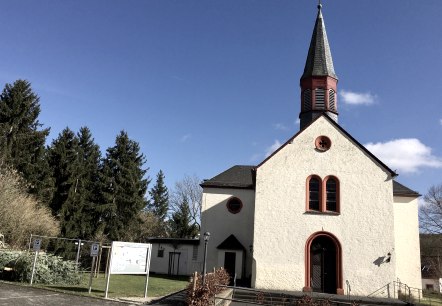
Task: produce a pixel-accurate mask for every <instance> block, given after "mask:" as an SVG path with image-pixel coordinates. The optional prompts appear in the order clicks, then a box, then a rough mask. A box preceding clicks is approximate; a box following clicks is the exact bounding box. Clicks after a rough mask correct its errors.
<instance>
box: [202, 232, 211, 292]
mask: <svg viewBox="0 0 442 306" xmlns="http://www.w3.org/2000/svg"><path fill="white" fill-rule="evenodd" d="M209 239H210V233H209V232H205V233H204V265H203V285H204V283H205V280H206V260H207V243H208V242H209Z"/></svg>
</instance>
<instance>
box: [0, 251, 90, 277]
mask: <svg viewBox="0 0 442 306" xmlns="http://www.w3.org/2000/svg"><path fill="white" fill-rule="evenodd" d="M34 256H35V253H33V252H26V251H0V271H1V274H0V275H1V278H2V279H7V280H10V281H18V282H30V281H31V273H32V265H33V263H34ZM75 266H76V263H75V261H72V260H63V258H61V257H59V256H55V255H52V254H48V253H44V252H40V253H39V254H38V256H37V262H36V265H35V273H34V280H33V281H34V282H35V283H39V284H47V285H54V284H57V285H77V284H79V283H80V280H81V275H80V274H79V273H77V271H76V269H75ZM5 268H6V269H5Z"/></svg>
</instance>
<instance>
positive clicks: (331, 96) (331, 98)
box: [328, 89, 336, 111]
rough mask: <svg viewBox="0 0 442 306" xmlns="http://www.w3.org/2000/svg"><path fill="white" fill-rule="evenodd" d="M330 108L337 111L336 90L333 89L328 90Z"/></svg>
mask: <svg viewBox="0 0 442 306" xmlns="http://www.w3.org/2000/svg"><path fill="white" fill-rule="evenodd" d="M328 108H329V109H330V110H331V111H336V104H335V91H334V90H333V89H329V90H328Z"/></svg>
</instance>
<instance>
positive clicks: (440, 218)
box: [419, 184, 442, 234]
mask: <svg viewBox="0 0 442 306" xmlns="http://www.w3.org/2000/svg"><path fill="white" fill-rule="evenodd" d="M419 223H420V228H421V232H424V233H428V234H442V184H439V185H437V186H436V185H435V186H431V187H430V189H429V190H428V192H427V194H426V195H425V196H424V203H423V204H422V205H421V207H420V208H419Z"/></svg>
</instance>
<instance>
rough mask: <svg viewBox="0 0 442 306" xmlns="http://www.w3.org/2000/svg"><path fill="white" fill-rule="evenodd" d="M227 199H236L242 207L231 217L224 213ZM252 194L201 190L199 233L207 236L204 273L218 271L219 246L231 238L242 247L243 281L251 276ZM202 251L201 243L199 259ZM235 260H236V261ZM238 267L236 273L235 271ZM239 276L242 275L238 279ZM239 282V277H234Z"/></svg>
mask: <svg viewBox="0 0 442 306" xmlns="http://www.w3.org/2000/svg"><path fill="white" fill-rule="evenodd" d="M231 197H237V198H239V199H240V200H241V202H242V203H243V207H242V209H241V211H240V212H239V213H237V214H232V213H230V212H229V211H228V210H227V207H226V204H227V201H228V200H229V199H230V198H231ZM254 204H255V202H254V190H248V189H221V188H204V193H203V202H202V213H201V233H205V232H210V235H211V236H210V240H209V243H208V246H207V270H208V271H210V270H213V268H214V267H220V266H221V265H222V264H220V262H219V260H218V257H219V253H220V251H224V250H218V249H217V246H218V245H220V244H221V243H222V242H223V241H224V240H225V239H226V238H227V237H229V236H230V235H231V234H233V235H235V237H236V238H237V239H238V240H239V242H241V244H242V245H243V246H244V248H245V249H246V250H245V253H246V256H245V263H244V264H245V277H249V276H250V273H251V266H252V257H251V254H250V251H249V246H250V245H252V240H253V219H254V217H253V214H254ZM203 250H204V241H202V240H201V243H200V251H201V258H202V256H203V255H202V253H203ZM237 260H238V257H237ZM238 268H239V267H238V264H237V265H236V269H238ZM241 276H242V275H241ZM238 278H239V277H238Z"/></svg>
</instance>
